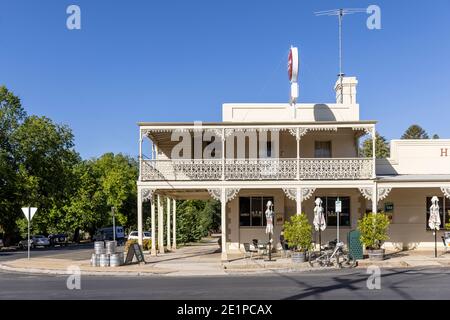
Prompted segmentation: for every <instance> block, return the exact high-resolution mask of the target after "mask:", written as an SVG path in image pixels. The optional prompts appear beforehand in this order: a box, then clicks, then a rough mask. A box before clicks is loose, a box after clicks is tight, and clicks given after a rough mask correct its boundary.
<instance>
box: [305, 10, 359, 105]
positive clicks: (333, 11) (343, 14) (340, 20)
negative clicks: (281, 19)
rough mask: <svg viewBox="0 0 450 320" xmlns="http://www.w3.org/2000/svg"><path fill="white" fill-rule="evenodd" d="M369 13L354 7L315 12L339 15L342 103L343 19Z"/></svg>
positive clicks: (342, 95)
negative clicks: (346, 16) (351, 15)
mask: <svg viewBox="0 0 450 320" xmlns="http://www.w3.org/2000/svg"><path fill="white" fill-rule="evenodd" d="M363 12H364V13H367V9H363V8H353V9H350V8H348V9H334V10H326V11H318V12H315V13H314V14H315V15H316V16H337V17H338V18H339V74H338V77H339V81H340V89H341V103H344V87H343V85H342V80H343V78H344V73H343V72H342V21H343V20H344V16H345V15H349V14H355V13H363Z"/></svg>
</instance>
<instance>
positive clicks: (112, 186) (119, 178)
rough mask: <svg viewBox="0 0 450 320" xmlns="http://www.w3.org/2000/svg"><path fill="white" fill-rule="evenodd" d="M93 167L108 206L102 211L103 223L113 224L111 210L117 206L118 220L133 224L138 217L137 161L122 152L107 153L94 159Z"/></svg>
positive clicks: (123, 223)
mask: <svg viewBox="0 0 450 320" xmlns="http://www.w3.org/2000/svg"><path fill="white" fill-rule="evenodd" d="M92 168H93V170H94V172H95V175H96V177H98V182H99V185H100V188H101V190H102V192H103V194H104V197H105V205H106V206H107V207H108V211H107V212H102V213H101V214H102V215H103V216H104V219H103V220H102V221H103V223H105V224H108V223H109V224H112V219H110V210H111V207H115V209H116V212H115V214H116V221H117V222H118V223H119V224H121V225H123V226H126V225H129V224H132V222H133V221H135V219H136V203H137V186H136V181H137V179H138V176H139V169H138V163H137V161H136V160H135V159H133V158H130V157H127V156H124V155H122V154H117V155H114V154H113V153H106V154H104V155H103V156H101V157H100V158H99V159H96V160H93V161H92Z"/></svg>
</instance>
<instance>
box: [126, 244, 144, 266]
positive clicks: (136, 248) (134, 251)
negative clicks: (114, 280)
mask: <svg viewBox="0 0 450 320" xmlns="http://www.w3.org/2000/svg"><path fill="white" fill-rule="evenodd" d="M134 256H136V259H137V261H138V262H139V263H141V262H143V263H145V259H144V253H143V252H142V248H141V246H140V245H139V244H138V243H133V244H132V245H131V246H130V248H129V249H128V253H127V257H126V259H125V264H130V263H132V262H133V258H134Z"/></svg>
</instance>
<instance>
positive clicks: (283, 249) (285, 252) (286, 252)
mask: <svg viewBox="0 0 450 320" xmlns="http://www.w3.org/2000/svg"><path fill="white" fill-rule="evenodd" d="M280 245H281V257H282V258H288V257H289V254H290V253H291V250H290V248H289V245H288V244H287V242H286V241H283V242H281V243H280Z"/></svg>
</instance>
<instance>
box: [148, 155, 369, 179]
mask: <svg viewBox="0 0 450 320" xmlns="http://www.w3.org/2000/svg"><path fill="white" fill-rule="evenodd" d="M298 166H300V167H299V179H300V180H366V179H371V178H372V177H373V172H372V171H373V159H367V158H342V159H299V160H297V159H226V160H225V170H224V175H225V180H234V181H255V180H297V167H298ZM222 171H223V169H222V160H221V159H210V160H201V159H189V160H178V159H177V160H143V161H142V162H141V180H142V181H165V180H167V181H220V180H222Z"/></svg>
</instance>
